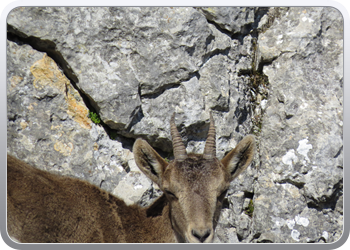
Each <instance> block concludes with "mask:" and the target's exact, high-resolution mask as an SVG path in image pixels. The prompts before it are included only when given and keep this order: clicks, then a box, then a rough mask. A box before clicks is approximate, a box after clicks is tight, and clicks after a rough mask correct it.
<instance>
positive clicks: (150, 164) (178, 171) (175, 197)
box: [133, 114, 255, 243]
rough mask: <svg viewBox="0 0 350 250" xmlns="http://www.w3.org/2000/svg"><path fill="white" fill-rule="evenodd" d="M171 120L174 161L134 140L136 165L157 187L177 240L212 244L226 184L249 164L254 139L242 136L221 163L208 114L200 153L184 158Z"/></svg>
mask: <svg viewBox="0 0 350 250" xmlns="http://www.w3.org/2000/svg"><path fill="white" fill-rule="evenodd" d="M174 116H175V114H174V115H173V116H172V117H171V120H170V130H171V136H172V141H173V151H174V158H175V159H174V160H173V161H172V162H170V163H168V162H167V161H165V160H164V159H163V158H162V157H161V156H160V155H159V154H158V153H157V152H156V151H155V150H154V149H153V148H152V147H151V146H150V145H149V144H148V143H147V142H146V141H144V140H142V139H137V140H136V142H135V144H134V148H133V152H134V155H135V160H136V163H137V165H138V167H139V168H140V169H141V171H142V172H143V173H145V174H146V175H147V176H148V177H149V178H150V179H151V180H152V181H154V182H155V183H157V184H158V186H159V187H160V189H161V190H162V191H163V192H164V193H165V195H166V197H167V199H168V201H169V204H170V218H171V223H172V226H173V229H174V231H175V234H176V236H177V240H178V241H179V242H197V243H198V242H212V241H213V239H214V230H215V227H216V225H217V221H218V219H219V215H220V210H221V207H222V202H223V199H224V197H225V195H226V192H227V189H228V188H229V185H230V182H231V181H232V180H233V179H235V178H236V177H237V176H238V175H239V174H240V173H241V172H242V171H244V170H245V169H246V168H247V167H248V166H249V164H250V163H251V161H252V159H253V155H254V151H255V141H254V137H253V136H251V135H249V136H246V137H245V138H244V139H243V140H242V141H241V142H240V143H239V144H238V145H237V146H236V148H235V149H233V150H232V151H231V152H230V153H228V154H227V155H226V156H225V157H224V159H222V160H221V161H219V160H218V159H217V158H216V143H215V140H216V133H215V125H214V120H213V117H212V115H211V114H210V125H209V132H208V137H207V140H206V143H205V148H204V153H203V155H199V154H187V152H186V148H185V145H184V144H183V142H182V139H181V136H180V134H179V132H178V130H177V128H176V125H175V120H174Z"/></svg>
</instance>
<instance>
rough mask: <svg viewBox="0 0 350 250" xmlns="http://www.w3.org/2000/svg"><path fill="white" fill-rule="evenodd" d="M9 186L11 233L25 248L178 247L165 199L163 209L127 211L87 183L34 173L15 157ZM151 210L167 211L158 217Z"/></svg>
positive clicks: (9, 158) (11, 160) (9, 163)
mask: <svg viewBox="0 0 350 250" xmlns="http://www.w3.org/2000/svg"><path fill="white" fill-rule="evenodd" d="M7 183H8V184H7V226H8V233H9V235H10V236H11V237H14V238H15V239H17V240H19V241H20V242H174V241H175V239H174V233H173V230H172V228H171V224H170V220H169V212H168V210H169V206H168V203H167V201H166V199H164V197H161V198H159V201H161V202H160V203H161V204H160V205H159V204H158V207H157V208H154V207H152V206H151V207H149V208H140V207H138V206H136V205H131V206H127V205H126V204H125V203H124V202H123V201H122V200H120V199H118V198H116V197H114V196H113V195H111V194H109V193H107V192H105V191H103V190H101V189H100V188H98V187H96V186H94V185H91V184H90V183H88V182H86V181H81V180H78V179H74V178H70V177H64V176H58V175H54V174H51V173H48V172H45V171H42V170H39V169H36V168H33V167H31V166H29V165H28V164H26V163H24V162H23V161H20V160H18V159H16V158H14V157H12V156H10V155H8V156H7ZM159 201H158V203H159ZM153 205H154V204H153ZM159 207H160V208H159ZM150 209H153V210H155V209H158V210H159V209H161V210H160V211H158V214H155V215H153V216H152V214H151V215H149V214H150V212H147V210H150ZM160 236H161V237H160Z"/></svg>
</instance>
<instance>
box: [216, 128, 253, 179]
mask: <svg viewBox="0 0 350 250" xmlns="http://www.w3.org/2000/svg"><path fill="white" fill-rule="evenodd" d="M254 152H255V140H254V136H252V135H248V136H246V137H244V138H243V140H242V141H240V142H239V143H238V145H237V146H236V147H235V148H234V149H232V151H231V152H230V153H228V154H227V155H226V156H225V157H224V159H222V160H221V163H222V164H223V165H224V167H225V168H226V169H227V171H228V172H229V173H230V174H231V181H232V180H233V179H235V178H236V177H237V176H238V175H239V174H240V173H242V172H243V171H244V170H245V169H246V168H247V167H248V166H249V164H250V163H251V162H252V160H253V157H254Z"/></svg>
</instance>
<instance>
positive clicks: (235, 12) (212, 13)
mask: <svg viewBox="0 0 350 250" xmlns="http://www.w3.org/2000/svg"><path fill="white" fill-rule="evenodd" d="M198 10H199V11H201V12H202V13H203V14H204V15H205V16H206V18H207V19H208V20H210V21H212V22H214V23H216V24H217V25H218V26H220V28H222V29H224V30H228V31H230V32H232V33H233V34H236V33H243V34H244V33H248V32H249V31H250V29H249V27H247V26H249V25H252V24H253V23H254V16H255V15H254V8H253V7H201V8H198Z"/></svg>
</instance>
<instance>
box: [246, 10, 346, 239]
mask: <svg viewBox="0 0 350 250" xmlns="http://www.w3.org/2000/svg"><path fill="white" fill-rule="evenodd" d="M340 27H342V18H341V15H340V13H339V12H338V11H337V10H335V9H331V8H290V9H289V11H288V12H287V13H286V15H284V16H281V17H280V18H277V19H276V20H275V22H274V24H273V25H272V26H271V27H270V28H269V29H268V30H266V32H265V33H263V34H261V35H260V36H259V40H258V49H259V53H260V56H261V57H260V60H261V61H271V62H272V63H271V65H269V66H264V73H265V74H266V75H267V76H268V77H269V82H270V86H271V87H270V92H269V98H268V102H267V106H266V111H265V114H264V119H263V123H262V129H261V137H260V155H261V158H260V161H261V170H260V173H259V177H258V182H257V185H256V188H255V194H254V205H255V209H254V213H255V215H254V229H253V230H254V231H255V234H261V235H263V234H264V233H265V232H270V233H272V234H273V235H274V237H272V238H271V239H272V240H273V241H277V242H318V241H319V239H321V238H322V234H323V232H329V231H332V236H331V235H330V234H329V233H328V235H329V238H327V240H330V238H332V239H331V241H335V240H337V237H339V236H340V235H341V231H342V229H341V228H340V227H339V226H340V223H339V221H342V212H338V211H340V210H341V209H340V210H338V211H334V210H335V209H334V208H335V206H336V204H337V202H338V199H340V197H341V196H342V191H341V190H342V180H343V166H342V159H343V157H342V152H343V151H342V147H343V142H342V130H343V121H342V120H343V117H342V112H343V101H342V95H343V92H342V79H343V73H342V67H343V63H342V57H343V47H342V44H343V40H342V31H341V29H340ZM321 211H323V213H322V212H321ZM316 216H319V218H318V219H317V218H316ZM297 218H302V219H300V220H299V222H298V219H297ZM331 218H332V219H331ZM293 220H294V221H293ZM325 221H327V222H326V223H325ZM330 221H333V222H330ZM294 222H295V225H294ZM292 224H293V225H294V226H292ZM325 234H326V233H325Z"/></svg>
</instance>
